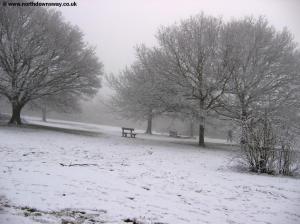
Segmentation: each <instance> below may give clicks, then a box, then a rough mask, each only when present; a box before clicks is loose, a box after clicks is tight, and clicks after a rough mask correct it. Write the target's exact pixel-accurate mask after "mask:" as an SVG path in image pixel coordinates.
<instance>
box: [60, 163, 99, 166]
mask: <svg viewBox="0 0 300 224" xmlns="http://www.w3.org/2000/svg"><path fill="white" fill-rule="evenodd" d="M59 165H61V166H97V164H95V163H73V164H72V163H70V164H69V165H68V164H63V163H59Z"/></svg>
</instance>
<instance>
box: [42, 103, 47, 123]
mask: <svg viewBox="0 0 300 224" xmlns="http://www.w3.org/2000/svg"><path fill="white" fill-rule="evenodd" d="M42 119H43V121H44V122H46V121H47V109H46V106H43V108H42Z"/></svg>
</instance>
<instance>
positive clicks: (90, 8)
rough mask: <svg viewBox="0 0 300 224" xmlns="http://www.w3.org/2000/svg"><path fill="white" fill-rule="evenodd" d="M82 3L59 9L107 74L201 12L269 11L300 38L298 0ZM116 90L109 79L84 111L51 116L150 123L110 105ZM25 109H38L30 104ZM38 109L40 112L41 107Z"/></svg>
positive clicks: (236, 15) (279, 25)
mask: <svg viewBox="0 0 300 224" xmlns="http://www.w3.org/2000/svg"><path fill="white" fill-rule="evenodd" d="M64 2H69V1H68V0H64ZM76 3H77V6H76V7H61V8H58V7H55V9H58V10H60V11H61V12H62V14H63V17H64V18H65V20H66V21H68V22H69V23H71V24H73V25H76V26H78V27H79V28H80V30H81V31H82V32H83V33H84V38H85V41H86V42H87V43H89V44H90V45H92V46H94V47H95V50H96V53H97V56H98V58H99V60H100V61H101V62H102V63H103V65H104V71H105V74H110V73H114V74H118V73H119V72H120V71H121V70H122V69H124V68H125V66H129V65H130V64H131V63H132V62H133V61H134V60H135V51H134V48H135V46H137V45H139V44H142V43H143V44H145V45H146V46H148V47H151V46H155V45H156V44H157V43H156V38H155V35H156V32H157V30H158V28H159V27H160V26H167V25H171V24H173V23H175V22H179V21H180V20H182V19H185V18H188V17H190V16H192V15H196V14H198V13H201V12H204V13H205V14H206V15H212V16H218V17H222V18H223V19H224V20H230V19H232V18H241V17H244V16H254V17H258V16H260V15H263V16H265V17H266V18H267V19H268V20H269V22H270V23H271V24H272V25H274V26H275V27H276V28H277V29H278V30H280V29H283V28H284V27H287V28H288V29H289V30H290V31H291V33H292V34H293V35H294V38H295V40H296V41H297V42H300V27H299V24H298V21H300V15H299V11H300V1H298V0H288V1H286V0H251V1H246V0H227V1H224V0H209V1H208V0H185V1H180V0H164V1H161V0H126V1H124V0H77V1H76ZM110 94H111V91H110V90H109V88H108V87H107V84H106V82H105V79H103V81H102V88H101V89H100V91H99V93H98V94H97V96H96V97H94V98H93V99H92V100H90V101H84V102H82V111H81V112H80V113H74V114H59V113H56V112H50V113H49V114H48V116H49V117H50V118H51V117H53V118H62V119H69V120H78V121H84V122H92V123H100V124H112V125H117V126H122V125H134V126H138V127H141V128H144V126H145V123H144V122H135V121H128V120H127V119H122V118H120V117H119V116H117V115H116V114H114V113H113V112H114V111H113V109H110V108H109V106H107V101H106V100H107V98H108V97H109V95H110ZM26 111H27V112H26ZM25 113H27V114H32V112H31V111H30V110H29V109H28V108H27V109H26V110H25ZM34 114H36V115H39V112H37V113H36V112H35V113H34ZM163 120H166V119H163ZM172 122H173V121H172V120H170V119H168V121H166V122H162V121H161V120H159V121H157V120H156V121H155V120H154V130H155V129H160V130H163V129H165V128H166V127H170V126H172V125H173V126H174V122H173V123H172ZM177 123H180V122H177ZM181 126H182V127H185V126H186V124H182V123H181ZM185 128H186V127H185Z"/></svg>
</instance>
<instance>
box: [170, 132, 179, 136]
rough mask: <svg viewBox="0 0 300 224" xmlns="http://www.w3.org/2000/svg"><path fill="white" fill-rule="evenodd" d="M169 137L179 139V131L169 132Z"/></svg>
mask: <svg viewBox="0 0 300 224" xmlns="http://www.w3.org/2000/svg"><path fill="white" fill-rule="evenodd" d="M169 136H170V137H174V138H178V137H179V136H178V134H177V131H169Z"/></svg>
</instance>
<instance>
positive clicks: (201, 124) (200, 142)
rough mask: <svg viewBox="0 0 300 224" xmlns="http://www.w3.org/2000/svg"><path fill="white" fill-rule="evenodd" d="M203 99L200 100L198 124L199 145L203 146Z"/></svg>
mask: <svg viewBox="0 0 300 224" xmlns="http://www.w3.org/2000/svg"><path fill="white" fill-rule="evenodd" d="M204 122H205V117H204V101H203V100H200V124H199V146H200V147H205V143H204Z"/></svg>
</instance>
